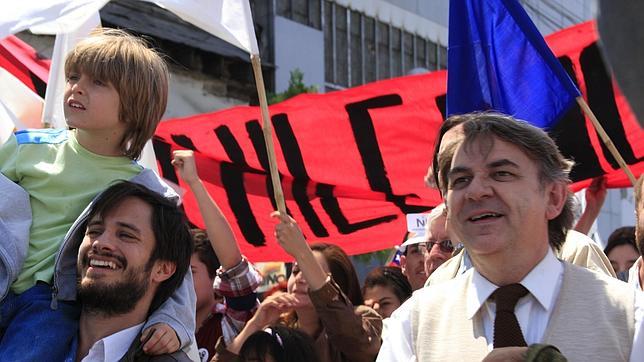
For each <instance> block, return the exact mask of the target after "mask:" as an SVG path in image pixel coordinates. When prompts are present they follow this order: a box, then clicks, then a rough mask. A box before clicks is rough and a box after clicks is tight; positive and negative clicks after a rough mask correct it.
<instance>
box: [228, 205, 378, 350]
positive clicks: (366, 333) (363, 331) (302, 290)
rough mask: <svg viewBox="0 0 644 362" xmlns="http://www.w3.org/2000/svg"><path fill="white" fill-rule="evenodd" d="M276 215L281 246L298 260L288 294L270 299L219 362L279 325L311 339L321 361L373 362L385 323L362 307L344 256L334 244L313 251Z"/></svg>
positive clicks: (316, 246) (291, 222)
mask: <svg viewBox="0 0 644 362" xmlns="http://www.w3.org/2000/svg"><path fill="white" fill-rule="evenodd" d="M273 216H274V217H277V218H279V220H280V224H278V225H277V226H276V227H275V235H276V236H277V240H278V242H279V243H280V245H281V246H282V247H283V248H284V250H285V251H286V252H287V253H289V254H290V255H291V256H293V257H294V258H295V261H296V264H295V265H294V267H293V272H292V273H291V276H290V277H289V280H288V288H287V290H288V292H287V293H283V294H274V295H271V296H270V297H268V298H266V299H265V300H264V301H263V302H262V303H261V304H260V306H259V308H258V310H257V312H256V313H255V315H254V316H253V318H251V320H250V321H249V322H248V323H247V324H246V326H245V327H244V329H243V330H242V331H241V332H240V334H239V335H238V336H237V338H235V340H233V342H232V343H230V345H229V346H227V348H224V346H222V343H219V344H218V347H217V353H218V354H217V355H216V356H215V357H216V358H215V360H220V361H221V360H229V359H231V355H230V353H232V354H233V355H235V354H237V355H238V354H239V353H240V349H241V346H242V345H243V343H244V342H245V341H246V339H247V338H248V337H249V336H250V335H252V334H253V333H255V332H257V331H260V330H263V329H264V328H266V327H267V326H270V325H273V324H275V323H276V322H278V323H281V324H283V325H286V326H288V327H292V328H296V329H298V330H300V331H302V332H304V333H306V334H307V335H308V336H310V337H311V338H312V339H313V341H314V344H313V346H314V348H315V353H316V355H317V356H318V358H319V360H320V361H322V362H326V361H374V360H375V358H376V355H377V354H378V350H379V349H380V343H381V339H380V333H381V331H382V318H381V317H380V316H379V315H378V313H376V312H375V311H374V310H373V309H371V308H369V307H367V306H364V305H362V302H363V301H362V295H361V293H360V286H359V282H358V277H357V275H356V272H355V269H354V268H353V265H352V264H351V261H350V260H349V258H348V256H347V255H346V253H345V252H344V251H343V250H342V249H340V248H339V247H338V246H336V245H331V244H313V245H311V247H309V245H308V244H307V243H306V241H305V240H304V236H303V235H302V232H301V231H300V229H299V227H298V226H297V224H296V223H295V221H294V220H293V219H291V218H290V217H288V216H286V215H280V214H279V213H278V212H275V213H274V214H273ZM220 341H221V339H220Z"/></svg>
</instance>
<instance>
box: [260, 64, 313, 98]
mask: <svg viewBox="0 0 644 362" xmlns="http://www.w3.org/2000/svg"><path fill="white" fill-rule="evenodd" d="M303 80H304V73H302V71H301V70H299V69H298V68H295V69H293V70H292V71H291V78H290V79H289V81H288V89H287V90H286V91H284V92H282V93H270V94H269V95H268V104H275V103H279V102H282V101H285V100H287V99H289V98H291V97H295V96H296V95H298V94H302V93H317V92H318V89H317V87H316V86H314V85H312V86H307V85H305V84H304V81H303Z"/></svg>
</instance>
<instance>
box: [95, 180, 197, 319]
mask: <svg viewBox="0 0 644 362" xmlns="http://www.w3.org/2000/svg"><path fill="white" fill-rule="evenodd" d="M129 197H135V198H138V199H140V200H142V201H143V202H145V203H147V204H148V205H150V207H151V209H152V220H151V224H152V231H153V232H154V237H155V240H156V244H155V247H154V249H153V250H152V254H151V255H150V260H148V263H147V266H146V268H147V269H148V270H149V268H150V267H151V266H152V265H153V263H154V262H155V261H157V260H161V261H169V262H172V263H174V264H175V266H176V269H175V272H174V274H173V275H172V276H171V277H170V278H168V279H166V280H165V281H163V282H162V283H161V284H160V285H159V287H158V288H157V290H156V293H155V295H154V299H153V301H152V305H151V306H150V310H154V309H156V308H158V307H159V306H160V305H161V304H163V302H165V300H166V299H168V298H169V297H170V296H171V295H172V293H174V291H175V290H176V289H177V288H178V287H179V285H181V283H182V282H183V278H184V276H185V274H186V272H188V268H189V267H190V257H191V255H192V250H193V247H194V244H193V241H192V235H191V234H190V228H189V226H188V221H187V220H186V217H185V215H184V213H183V212H182V211H181V210H180V209H179V208H178V207H177V205H176V204H175V203H174V202H172V201H171V200H169V199H166V198H165V197H163V196H162V195H160V194H158V193H156V192H153V191H151V190H149V189H148V188H146V187H145V186H142V185H139V184H137V183H134V182H130V181H119V182H118V183H115V184H113V185H112V186H110V187H108V188H107V189H106V190H105V191H104V192H102V193H101V194H100V196H99V197H98V198H97V199H96V200H95V202H94V204H93V205H92V208H91V210H90V212H89V216H88V217H87V219H86V220H87V221H86V222H85V224H84V225H83V229H85V228H86V227H87V223H88V222H89V220H92V219H93V218H94V217H95V216H103V215H106V214H108V213H109V212H110V211H112V210H114V209H115V208H116V207H117V206H118V205H120V204H121V202H123V200H125V199H126V198H129Z"/></svg>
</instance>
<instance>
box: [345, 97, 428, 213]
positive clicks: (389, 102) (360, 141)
mask: <svg viewBox="0 0 644 362" xmlns="http://www.w3.org/2000/svg"><path fill="white" fill-rule="evenodd" d="M399 105H402V98H401V97H400V96H399V95H398V94H387V95H383V96H378V97H373V98H369V99H366V100H364V101H360V102H355V103H349V104H347V105H346V106H345V108H346V110H347V113H348V114H349V122H350V123H351V129H352V130H353V136H354V137H355V140H356V145H357V146H358V151H359V152H360V157H361V158H362V164H363V166H364V170H365V174H366V175H367V180H368V181H369V186H370V187H371V190H373V191H376V192H382V193H384V194H385V197H386V200H387V201H390V202H392V203H393V204H394V205H396V206H397V207H398V208H399V209H400V211H401V212H402V213H403V214H409V213H417V212H423V211H427V210H429V208H427V207H425V206H414V205H407V203H406V202H405V199H406V198H407V197H411V198H416V199H418V198H419V197H418V195H415V194H408V195H394V193H393V190H392V189H391V183H390V182H389V179H388V178H387V171H386V170H385V162H384V160H383V159H382V153H381V152H380V147H379V146H378V139H377V138H376V130H375V128H374V125H373V120H372V119H371V115H370V114H369V109H372V108H383V107H394V106H399Z"/></svg>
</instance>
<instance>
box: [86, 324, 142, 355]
mask: <svg viewBox="0 0 644 362" xmlns="http://www.w3.org/2000/svg"><path fill="white" fill-rule="evenodd" d="M141 328H143V323H141V324H137V325H135V326H133V327H130V328H128V329H124V330H122V331H119V332H116V333H114V334H110V335H109V336H107V337H105V338H103V339H101V340H99V341H98V342H96V343H94V345H93V346H92V348H90V349H89V353H87V356H85V358H83V359H82V361H81V362H98V361H102V362H103V361H104V362H112V361H118V360H120V359H121V358H122V357H123V356H124V355H125V353H126V352H127V350H128V349H129V348H130V345H132V342H133V341H134V338H136V337H137V336H138V335H139V332H140V331H141Z"/></svg>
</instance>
